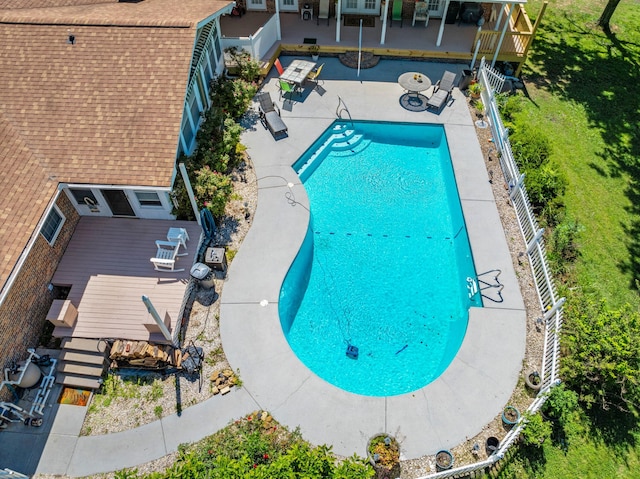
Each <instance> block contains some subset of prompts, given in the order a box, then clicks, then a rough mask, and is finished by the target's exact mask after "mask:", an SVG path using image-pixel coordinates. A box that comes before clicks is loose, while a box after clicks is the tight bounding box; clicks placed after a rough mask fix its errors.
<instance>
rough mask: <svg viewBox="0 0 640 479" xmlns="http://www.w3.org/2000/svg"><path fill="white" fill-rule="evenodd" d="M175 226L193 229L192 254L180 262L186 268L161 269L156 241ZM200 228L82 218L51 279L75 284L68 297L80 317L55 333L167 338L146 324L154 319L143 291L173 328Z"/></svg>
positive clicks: (184, 224)
mask: <svg viewBox="0 0 640 479" xmlns="http://www.w3.org/2000/svg"><path fill="white" fill-rule="evenodd" d="M170 227H176V228H186V229H187V231H188V233H189V237H190V241H188V242H187V247H188V248H187V251H188V255H187V256H180V257H179V260H178V262H177V265H178V266H177V267H176V268H178V269H180V268H183V269H184V271H180V272H160V271H156V270H155V269H154V268H153V265H152V264H151V262H150V261H149V259H150V258H151V257H153V256H155V253H156V246H155V240H166V235H167V231H168V229H169V228H170ZM201 231H202V230H201V228H200V226H199V225H198V224H197V223H196V222H191V221H165V220H143V219H131V218H100V217H89V216H85V217H82V218H81V219H80V222H79V223H78V226H77V227H76V230H75V232H74V234H73V237H72V238H71V241H70V242H69V246H68V247H67V250H66V252H65V254H64V256H63V257H62V260H61V261H60V264H59V265H58V269H57V270H56V272H55V274H54V276H53V279H52V280H51V282H52V284H54V285H60V286H71V291H70V293H69V297H68V298H67V299H69V300H71V302H72V303H73V304H74V305H75V306H76V307H77V309H78V319H77V321H76V323H75V325H74V326H73V327H72V328H65V327H56V328H55V329H54V332H53V335H54V336H55V337H79V338H122V339H135V340H153V341H158V342H160V341H163V340H164V338H163V337H162V335H161V334H159V333H154V334H150V333H149V332H148V330H147V328H146V327H145V326H144V324H145V323H150V324H153V323H154V321H153V318H152V317H151V315H150V314H149V313H148V312H147V309H146V307H145V305H144V303H143V302H142V299H141V298H142V295H147V296H148V297H149V298H150V299H151V302H152V303H153V305H154V306H155V308H156V310H157V311H158V313H159V314H160V316H161V317H164V315H165V312H169V315H170V316H171V318H172V324H171V327H170V329H171V331H172V332H173V329H174V328H175V325H176V323H177V321H178V320H179V318H178V314H179V312H180V307H181V305H182V302H183V298H184V296H185V292H186V288H187V285H188V283H189V279H190V277H191V275H190V270H191V266H192V265H193V263H194V258H195V255H196V253H197V248H198V243H199V240H200V233H201ZM181 252H184V250H182V251H181Z"/></svg>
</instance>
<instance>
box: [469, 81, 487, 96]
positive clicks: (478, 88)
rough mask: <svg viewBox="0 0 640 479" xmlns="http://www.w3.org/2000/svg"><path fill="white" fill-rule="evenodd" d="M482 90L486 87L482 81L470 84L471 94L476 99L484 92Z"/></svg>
mask: <svg viewBox="0 0 640 479" xmlns="http://www.w3.org/2000/svg"><path fill="white" fill-rule="evenodd" d="M482 90H484V88H483V87H482V85H481V84H480V82H475V83H472V84H471V85H469V96H470V97H471V98H474V99H477V98H480V93H482Z"/></svg>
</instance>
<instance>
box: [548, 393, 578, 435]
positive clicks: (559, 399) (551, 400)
mask: <svg viewBox="0 0 640 479" xmlns="http://www.w3.org/2000/svg"><path fill="white" fill-rule="evenodd" d="M547 394H548V397H547V400H546V402H545V403H544V406H543V407H542V409H543V411H544V412H545V414H547V415H548V416H550V417H551V418H553V419H555V420H556V421H558V423H559V425H560V426H561V427H564V425H565V424H566V423H567V422H568V421H569V418H570V417H571V415H572V414H573V413H574V412H575V410H576V408H577V407H578V395H577V394H576V393H575V392H573V391H571V390H570V389H567V388H566V387H565V385H564V383H563V384H559V385H558V386H555V387H553V388H551V391H549V392H548V393H547Z"/></svg>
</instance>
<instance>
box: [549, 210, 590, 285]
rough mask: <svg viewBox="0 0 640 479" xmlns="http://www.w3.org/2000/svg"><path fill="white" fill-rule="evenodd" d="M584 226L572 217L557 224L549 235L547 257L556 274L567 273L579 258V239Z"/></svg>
mask: <svg viewBox="0 0 640 479" xmlns="http://www.w3.org/2000/svg"><path fill="white" fill-rule="evenodd" d="M583 231H584V226H582V225H581V224H580V223H578V222H577V221H576V220H574V219H571V218H565V220H564V221H563V222H562V223H560V224H559V225H556V227H555V228H554V229H553V230H552V232H551V234H550V235H549V243H548V246H549V249H548V250H547V257H548V259H549V263H550V266H551V270H552V271H553V273H554V274H557V275H565V274H566V273H567V272H568V269H569V267H570V265H571V264H573V263H574V262H575V260H576V259H578V257H579V255H580V251H579V249H578V247H579V244H578V241H579V239H580V234H581V233H582V232H583Z"/></svg>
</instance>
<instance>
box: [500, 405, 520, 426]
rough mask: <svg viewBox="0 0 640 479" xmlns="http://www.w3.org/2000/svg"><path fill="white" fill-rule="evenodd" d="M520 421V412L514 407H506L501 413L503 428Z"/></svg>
mask: <svg viewBox="0 0 640 479" xmlns="http://www.w3.org/2000/svg"><path fill="white" fill-rule="evenodd" d="M519 420H520V411H518V409H517V408H516V407H515V406H507V407H505V408H504V411H502V422H503V423H504V424H505V426H509V427H511V426H513V425H514V424H516V423H517V422H518V421H519Z"/></svg>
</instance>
